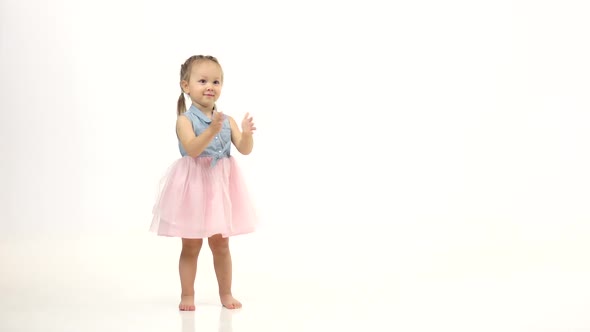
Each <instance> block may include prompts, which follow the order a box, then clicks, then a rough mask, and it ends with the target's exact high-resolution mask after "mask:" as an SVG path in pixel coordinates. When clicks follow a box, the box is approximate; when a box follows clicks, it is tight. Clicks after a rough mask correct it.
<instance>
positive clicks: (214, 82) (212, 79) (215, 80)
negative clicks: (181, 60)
mask: <svg viewBox="0 0 590 332" xmlns="http://www.w3.org/2000/svg"><path fill="white" fill-rule="evenodd" d="M181 84H182V90H183V91H184V92H185V93H187V94H188V95H189V96H190V97H191V100H192V102H193V104H196V105H195V106H198V107H199V109H201V110H202V111H205V110H206V111H210V110H212V109H213V106H214V105H215V102H216V101H217V99H219V96H220V94H221V86H222V84H223V76H222V72H221V68H220V67H219V65H218V64H217V63H215V62H213V61H202V62H198V63H195V64H193V65H192V68H191V73H190V78H189V81H188V82H187V81H182V83H181Z"/></svg>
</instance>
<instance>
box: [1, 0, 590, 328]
mask: <svg viewBox="0 0 590 332" xmlns="http://www.w3.org/2000/svg"><path fill="white" fill-rule="evenodd" d="M589 9H590V5H588V4H587V3H586V2H585V1H524V0H521V1H505V0H500V1H458V0H451V1H424V0H422V1H396V2H382V1H333V2H330V1H292V2H285V1H207V2H204V1H178V0H176V1H175V0H171V1H165V2H146V1H112V0H106V1H100V2H90V1H65V0H61V1H51V2H45V1H16V0H2V2H1V7H0V60H1V61H0V63H1V64H0V66H1V67H0V68H1V69H0V70H1V71H0V77H1V79H2V89H1V90H0V110H1V119H0V120H1V122H0V123H1V128H0V129H1V130H0V142H1V143H0V144H1V145H0V149H1V158H2V163H1V172H0V179H1V184H2V186H1V188H2V189H1V191H0V193H1V195H2V196H1V197H0V198H1V200H0V202H1V203H0V204H1V209H0V213H1V215H0V230H1V231H0V239H2V241H10V239H21V238H27V237H35V236H42V237H56V238H77V237H78V236H82V235H83V234H84V235H87V234H92V235H93V236H100V235H101V234H103V235H107V234H108V235H113V234H114V235H116V236H125V234H142V233H143V232H147V229H148V227H149V224H150V222H151V208H152V204H153V202H154V198H155V195H156V190H157V185H158V181H159V180H160V178H161V176H162V175H163V174H164V172H165V170H166V169H167V167H168V166H169V165H170V164H171V163H172V162H173V161H174V160H175V159H176V158H179V152H178V148H177V141H176V137H175V133H174V123H175V118H176V115H175V112H176V109H175V108H176V100H177V98H178V96H179V93H180V88H179V86H178V80H179V77H178V76H179V69H180V64H181V63H183V62H184V61H185V59H186V58H188V57H189V56H191V55H193V54H209V55H214V56H216V57H217V58H218V59H219V61H220V63H221V65H222V66H223V69H224V72H225V83H224V88H223V92H222V95H221V98H220V100H219V103H218V105H219V106H220V109H221V110H223V111H224V112H225V113H227V114H230V115H232V116H234V117H235V118H236V119H238V120H239V119H241V118H242V117H243V115H244V114H245V113H246V112H250V113H251V114H252V115H253V116H254V118H255V121H256V125H257V127H258V131H257V133H256V134H255V148H254V152H253V153H252V154H251V155H249V156H240V155H236V157H237V158H238V159H239V162H240V164H241V165H242V168H243V170H244V173H245V176H246V178H247V180H248V181H249V185H250V188H251V191H252V194H253V197H254V198H255V200H256V203H257V207H258V209H259V211H260V215H261V222H262V224H261V228H260V232H259V235H255V236H252V237H251V238H248V237H243V238H239V239H236V243H239V244H240V245H242V246H243V248H251V249H250V250H258V251H257V252H260V253H265V254H267V255H268V253H269V252H272V254H273V255H275V256H276V258H277V259H278V261H277V262H278V263H276V264H279V265H280V266H283V267H285V268H287V267H288V266H290V264H289V263H287V261H289V262H292V261H291V260H292V259H294V260H298V261H299V260H306V259H309V260H310V261H315V262H316V263H317V266H316V268H322V266H330V267H331V268H332V267H333V268H336V269H338V268H342V270H343V271H345V270H346V269H347V267H350V265H351V259H352V260H353V263H354V264H360V265H357V266H358V267H357V268H355V270H354V271H357V272H358V274H354V275H355V278H359V280H363V281H367V282H370V280H371V278H372V277H371V276H370V274H367V275H366V276H365V274H363V273H364V272H367V273H368V271H369V270H368V269H370V268H371V267H372V268H375V266H377V267H383V266H384V265H387V266H388V268H391V269H393V270H395V269H397V268H398V267H399V268H400V269H401V268H403V269H406V271H407V270H409V271H418V270H419V271H422V272H424V273H427V272H429V271H430V272H432V271H437V272H440V271H443V270H444V271H447V272H448V271H455V272H453V273H471V272H473V271H479V272H481V273H484V274H486V273H487V274H488V275H489V276H490V278H494V277H495V276H496V275H495V274H494V273H499V272H498V271H504V272H503V273H506V274H508V275H509V274H511V273H516V272H517V271H521V270H526V271H529V272H530V271H544V272H539V273H545V272H547V271H553V272H554V273H561V272H563V273H578V272H579V273H588V272H590V263H589V261H588V259H587V253H588V251H589V250H590V245H589V244H588V237H589V236H590V223H589V222H590V204H588V202H589V201H590V189H589V188H590V176H589V172H588V169H590V152H589V151H590V130H588V128H589V125H590V97H589V95H588V91H590V80H589V79H588V78H589V77H590V62H589V61H588V59H590V44H589V43H588V38H589V37H590V36H589V32H588V31H590V23H589V22H590V21H589V20H588V17H589V14H590V11H589ZM234 151H235V149H234ZM235 153H237V152H235ZM5 243H8V242H5ZM161 243H162V242H158V241H155V242H153V244H151V245H155V246H158V245H159V244H161ZM253 248H256V249H253ZM238 249H239V248H238ZM238 249H236V250H238ZM246 250H247V249H246ZM10 254H16V253H13V252H9V255H10ZM319 257H323V258H319ZM266 258H268V257H266ZM324 258H325V260H323V259H324ZM243 259H249V260H251V259H252V257H244V258H243ZM260 259H261V261H259V263H260V265H264V263H263V262H262V258H260ZM280 262H283V263H282V265H281V263H280ZM241 264H245V263H241ZM324 268H325V267H324ZM298 271H299V273H303V272H301V271H300V270H298ZM449 273H450V272H449ZM564 282H565V281H564ZM544 289H545V290H547V289H554V290H555V289H556V288H555V285H546V286H545V288H544ZM577 291H578V290H576V291H573V290H572V292H577ZM531 292H532V293H534V291H531ZM584 303H586V305H587V304H588V302H584ZM564 321H567V320H564ZM569 321H570V322H571V320H569ZM556 324H557V323H556ZM560 324H561V323H560Z"/></svg>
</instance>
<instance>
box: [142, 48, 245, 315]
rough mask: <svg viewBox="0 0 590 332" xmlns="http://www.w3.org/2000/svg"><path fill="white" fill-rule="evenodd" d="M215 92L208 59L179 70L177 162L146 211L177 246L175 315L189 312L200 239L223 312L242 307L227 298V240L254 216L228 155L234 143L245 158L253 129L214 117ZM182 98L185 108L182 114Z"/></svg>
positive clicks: (217, 82) (214, 72)
mask: <svg viewBox="0 0 590 332" xmlns="http://www.w3.org/2000/svg"><path fill="white" fill-rule="evenodd" d="M222 86H223V71H222V69H221V66H220V65H219V62H218V61H217V59H216V58H214V57H212V56H203V55H196V56H192V57H190V58H189V59H188V60H186V62H185V63H184V64H183V65H182V66H181V67H180V87H181V89H182V92H181V94H180V97H179V98H178V119H177V122H176V135H177V138H178V146H179V149H180V154H181V156H182V158H180V159H178V160H177V161H176V162H175V163H173V164H172V166H171V167H170V168H169V169H168V172H167V174H166V176H165V177H164V178H163V186H162V188H161V191H160V192H159V197H158V199H157V201H156V204H155V205H154V209H153V213H154V219H153V221H152V225H151V230H152V231H154V232H156V233H157V234H158V235H161V236H172V237H179V238H182V251H181V253H180V260H179V273H180V284H181V288H182V294H181V300H180V304H179V309H180V310H183V311H185V310H190V311H192V310H195V302H194V294H195V290H194V282H195V275H196V270H197V257H198V256H199V251H200V250H201V246H202V244H203V239H205V238H206V239H207V242H208V244H209V247H210V248H211V252H212V253H213V265H214V268H215V275H216V276H217V282H218V284H219V296H220V299H221V303H222V305H223V306H224V307H226V308H228V309H237V308H241V306H242V304H241V303H240V302H239V301H238V300H236V299H235V298H234V297H233V295H232V291H231V283H232V261H231V255H230V251H229V237H230V236H234V235H239V234H246V233H250V232H253V231H254V229H255V223H256V215H255V213H254V209H253V206H252V204H251V201H250V198H249V196H248V192H247V189H246V186H245V181H244V180H243V178H242V174H241V173H240V170H239V168H238V166H237V164H236V161H235V159H234V158H233V157H232V156H231V155H230V148H231V144H232V143H233V144H234V146H235V147H236V149H237V150H238V151H239V152H240V153H242V154H244V155H247V154H249V153H250V152H251V151H252V147H253V139H252V134H253V132H254V130H255V129H256V128H255V127H254V123H253V122H252V117H249V115H248V113H246V115H245V116H244V118H243V120H242V123H241V127H242V130H241V131H240V129H239V128H238V125H237V123H236V121H235V120H234V119H233V118H232V117H231V116H227V115H224V114H223V113H221V112H219V111H218V110H217V108H216V106H215V102H216V101H217V99H219V96H220V94H221V87H222ZM184 94H187V95H188V96H189V97H190V99H191V101H192V105H191V106H190V108H189V109H188V110H186V107H185V102H184V100H185V99H184Z"/></svg>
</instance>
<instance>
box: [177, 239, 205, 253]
mask: <svg viewBox="0 0 590 332" xmlns="http://www.w3.org/2000/svg"><path fill="white" fill-rule="evenodd" d="M202 246H203V240H202V239H182V253H183V254H187V255H195V256H196V255H198V254H199V251H201V247H202Z"/></svg>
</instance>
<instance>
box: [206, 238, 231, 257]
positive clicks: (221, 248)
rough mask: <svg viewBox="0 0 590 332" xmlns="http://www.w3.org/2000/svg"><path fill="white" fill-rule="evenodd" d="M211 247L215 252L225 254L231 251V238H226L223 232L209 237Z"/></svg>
mask: <svg viewBox="0 0 590 332" xmlns="http://www.w3.org/2000/svg"><path fill="white" fill-rule="evenodd" d="M208 242H209V248H211V252H213V254H223V253H226V252H229V238H224V237H222V236H221V234H217V235H214V236H212V237H210V238H209V239H208Z"/></svg>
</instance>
